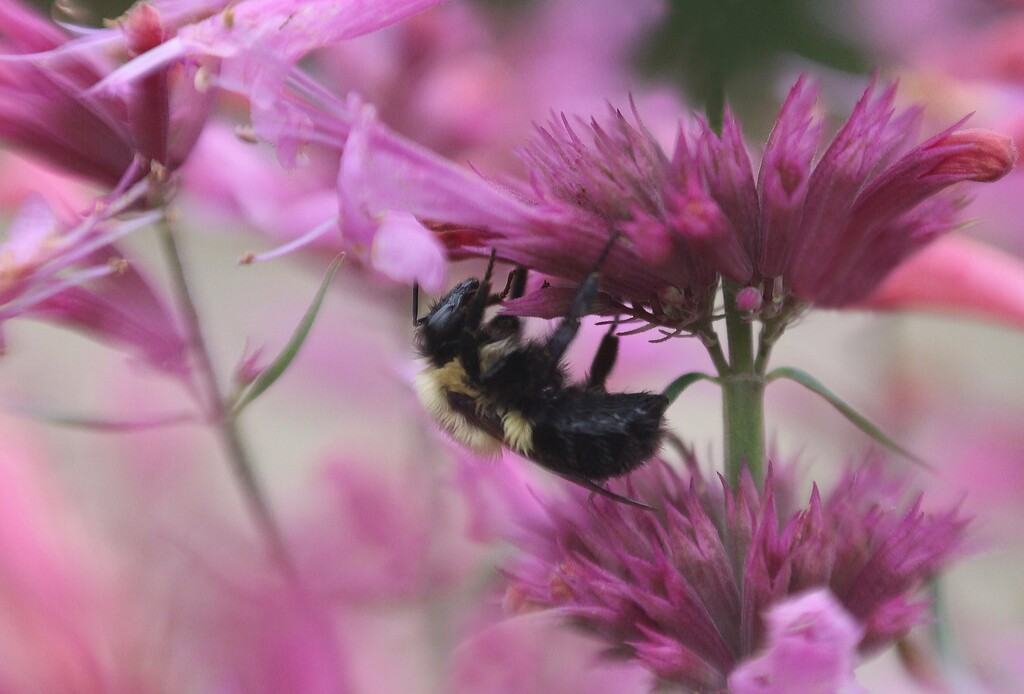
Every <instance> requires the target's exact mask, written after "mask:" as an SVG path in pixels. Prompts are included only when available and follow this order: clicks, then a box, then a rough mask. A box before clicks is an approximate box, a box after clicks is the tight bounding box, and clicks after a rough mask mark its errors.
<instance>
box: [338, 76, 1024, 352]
mask: <svg viewBox="0 0 1024 694" xmlns="http://www.w3.org/2000/svg"><path fill="white" fill-rule="evenodd" d="M875 92H876V87H875V85H871V86H870V87H869V88H868V89H867V90H866V91H865V93H864V95H863V96H862V97H861V99H860V101H859V102H858V103H857V105H856V106H855V107H854V109H853V112H852V113H851V115H850V117H849V119H848V120H847V122H846V123H845V124H844V125H843V126H842V127H841V128H840V129H839V131H838V132H837V133H836V135H835V137H834V138H833V140H832V142H831V144H830V145H829V146H828V147H827V148H826V149H825V150H824V152H823V153H822V154H821V155H820V156H819V157H818V158H817V160H815V153H816V151H817V149H818V140H819V136H820V133H821V130H822V128H821V124H820V123H819V122H818V121H817V119H816V118H815V117H814V115H813V113H812V110H813V108H814V104H815V100H816V98H815V92H814V90H813V89H811V88H809V87H808V86H807V84H806V82H805V80H803V79H801V80H799V81H798V82H797V83H796V85H795V86H794V87H793V89H792V90H791V92H790V94H789V96H788V98H787V99H786V101H785V103H784V105H783V107H782V110H781V112H780V114H779V117H778V120H777V122H776V125H775V128H774V130H773V131H772V134H771V136H770V138H769V140H768V143H767V145H766V147H765V151H764V156H763V158H762V161H761V165H760V169H759V171H758V172H757V174H756V175H755V172H754V167H753V166H752V164H751V161H750V157H749V156H748V154H747V151H746V147H745V144H744V138H743V135H742V131H741V129H740V126H739V124H738V122H737V121H736V119H735V118H734V117H733V116H732V114H731V113H729V112H727V113H726V114H725V119H724V123H723V127H722V132H721V134H720V135H719V134H717V133H715V132H714V131H713V130H712V129H711V127H710V126H709V125H708V124H707V123H705V122H703V121H700V120H698V121H697V122H696V123H693V124H691V125H685V124H684V126H683V127H681V128H680V130H679V133H678V137H677V141H676V145H675V147H674V149H673V150H672V153H671V155H669V154H668V153H666V151H665V150H663V149H662V148H661V146H660V145H659V144H658V143H657V142H656V141H655V139H654V138H653V136H652V135H651V134H650V133H649V132H648V131H647V130H646V128H645V127H644V125H643V122H642V121H641V119H640V116H639V114H638V112H637V110H636V109H635V108H633V110H632V112H631V115H629V116H627V115H625V114H623V113H621V112H620V111H617V110H614V109H612V110H611V111H610V114H609V115H608V117H607V118H605V119H604V120H602V121H598V120H592V121H590V122H589V123H587V122H583V121H576V122H573V121H570V120H569V119H568V118H566V117H564V116H562V117H554V116H553V117H552V118H551V119H550V120H549V121H548V123H547V124H546V125H545V126H543V127H539V128H538V129H537V132H536V136H535V137H534V139H533V141H532V142H531V143H530V144H529V145H528V146H527V147H526V148H525V149H524V150H523V152H522V156H523V158H524V160H525V163H526V165H527V166H528V168H529V170H530V176H529V179H528V181H503V182H502V183H501V184H496V183H494V182H492V181H488V180H486V179H484V178H483V177H481V176H478V175H475V174H474V173H473V172H471V171H468V170H462V169H459V168H457V167H453V166H452V165H451V164H450V163H449V162H446V161H444V160H442V159H441V158H440V157H437V156H434V155H431V154H430V153H428V152H424V151H423V150H421V149H419V148H417V147H416V146H415V145H413V144H412V143H409V142H407V141H403V140H402V138H400V137H399V136H397V135H395V134H394V133H391V132H390V131H388V130H387V129H386V128H384V127H383V126H381V125H379V124H377V123H375V122H373V118H372V117H368V116H367V114H366V109H365V108H363V109H358V108H353V107H350V108H349V112H348V115H347V118H348V119H347V122H346V128H348V137H349V139H351V140H353V141H358V142H360V143H361V145H360V147H355V148H352V149H351V150H346V152H345V157H346V159H347V160H348V161H347V166H348V167H349V169H350V170H360V171H368V170H382V171H386V172H387V186H386V189H385V186H384V185H383V184H382V183H381V182H374V181H369V180H366V181H364V182H362V183H360V182H359V181H358V180H355V179H351V178H350V179H348V180H346V181H344V185H341V186H340V194H341V196H342V199H343V201H344V200H345V199H347V200H355V199H358V200H359V201H360V209H361V210H362V213H363V215H364V219H367V221H368V222H370V224H371V226H374V225H377V224H379V221H376V220H379V219H381V218H382V214H383V213H384V212H386V211H390V212H395V211H400V210H404V211H406V212H409V213H410V214H412V215H413V216H414V217H415V218H416V219H417V220H419V221H420V222H422V223H423V224H425V225H426V226H427V227H429V228H431V229H433V230H434V231H435V232H436V233H437V234H438V235H439V236H440V237H441V239H442V241H443V243H444V245H445V247H446V248H447V249H448V251H449V255H450V256H452V257H459V256H464V255H481V256H487V255H489V254H490V252H491V250H492V249H493V250H495V251H496V252H497V255H498V257H500V258H502V259H504V260H507V261H509V262H512V263H516V264H519V265H522V266H524V267H527V268H530V269H532V270H535V271H537V272H539V273H541V274H543V275H547V276H548V279H549V281H548V282H547V283H546V284H545V286H544V287H543V288H541V289H539V290H535V291H534V292H533V293H531V294H527V295H526V296H524V297H523V298H522V299H520V300H517V301H512V302H509V303H508V304H507V305H506V308H507V309H508V310H509V311H511V312H513V313H519V314H522V315H541V316H547V317H550V316H557V315H563V314H564V312H565V310H566V308H567V306H566V305H565V304H566V302H567V301H568V300H569V298H570V297H572V296H573V291H572V288H573V286H572V285H573V284H574V283H576V282H578V281H580V279H581V278H582V277H584V276H585V275H587V274H588V273H589V272H590V271H591V270H592V269H593V267H594V263H595V261H596V259H597V258H598V256H599V255H600V254H601V251H602V249H603V248H605V246H606V245H607V244H608V242H609V239H611V238H612V237H613V235H614V234H615V233H616V232H617V233H618V234H619V235H620V236H619V237H618V239H619V240H618V241H617V242H616V243H614V244H613V245H612V246H611V248H610V252H609V253H608V255H607V258H606V259H605V262H604V264H603V266H602V277H601V283H602V292H603V294H602V296H601V297H600V298H599V300H598V301H597V302H596V303H595V312H598V313H605V314H620V315H623V316H626V317H632V318H633V319H637V320H640V321H645V322H647V323H648V324H652V325H661V326H666V327H669V328H671V329H673V330H674V331H675V332H682V331H688V330H689V331H692V330H694V328H695V327H696V326H697V325H698V324H699V323H700V322H701V321H703V320H706V319H708V318H709V317H710V316H711V310H712V307H713V299H714V295H715V291H716V290H717V287H718V283H719V281H720V279H722V278H724V279H726V280H729V281H730V282H731V283H733V284H735V285H736V286H737V287H739V288H740V290H743V289H748V294H749V297H748V298H749V299H751V300H750V301H747V302H746V304H745V306H747V307H748V308H750V309H751V313H752V317H758V318H763V319H769V318H774V317H775V316H776V315H778V314H779V313H780V312H783V311H788V310H798V309H799V308H801V307H803V306H805V305H807V304H817V305H821V306H844V305H848V304H853V303H855V302H858V301H861V300H863V299H864V298H865V297H867V296H868V295H870V294H871V292H872V291H873V290H874V289H875V288H876V287H877V286H878V285H879V283H880V282H881V281H882V280H883V279H884V278H885V277H886V276H887V275H888V274H889V272H890V271H891V270H893V269H894V268H895V267H897V266H898V265H900V264H901V263H902V262H903V261H904V260H905V259H906V258H907V257H908V256H909V255H911V254H912V253H914V252H915V251H916V250H918V249H920V248H921V247H923V246H924V245H926V244H927V243H928V242H930V241H931V240H933V239H934V238H936V237H937V236H939V235H941V234H943V233H945V232H947V231H949V230H951V229H953V228H954V227H955V226H956V223H957V222H956V212H957V211H958V209H959V208H960V207H961V203H960V201H959V200H958V199H957V198H954V197H949V196H944V195H939V194H940V193H941V192H942V191H943V190H944V189H946V188H948V187H950V186H951V185H953V184H955V183H958V182H962V181H976V182H987V181H993V180H996V179H997V178H1000V177H1001V176H1003V175H1004V174H1006V173H1007V172H1008V171H1009V170H1010V169H1011V168H1012V167H1013V165H1014V163H1015V161H1016V158H1017V150H1016V148H1015V147H1014V145H1013V143H1012V141H1011V140H1010V139H1009V138H1007V137H1005V136H1002V135H998V134H995V133H992V132H988V131H983V130H956V128H957V127H958V126H959V125H960V124H959V123H958V124H956V125H954V126H953V127H951V128H949V129H948V130H945V131H943V132H941V133H939V134H938V135H936V136H934V137H932V138H931V139H928V140H926V141H925V142H923V143H921V144H919V145H917V146H914V147H911V146H909V144H910V142H911V140H912V138H913V132H914V130H915V127H916V124H917V121H918V116H919V112H920V110H919V109H917V108H911V109H908V110H906V111H903V112H901V113H898V114H897V113H896V112H895V110H894V107H893V102H894V98H895V87H894V86H889V87H887V88H885V89H884V90H882V91H881V93H880V94H878V95H876V93H875ZM357 162H358V163H357ZM339 183H342V182H341V181H339ZM483 201H487V202H483ZM342 208H343V209H344V208H345V203H344V202H343V204H342ZM367 212H369V215H368V217H367V216H366V213H367Z"/></svg>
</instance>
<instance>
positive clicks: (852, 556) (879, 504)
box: [507, 464, 964, 692]
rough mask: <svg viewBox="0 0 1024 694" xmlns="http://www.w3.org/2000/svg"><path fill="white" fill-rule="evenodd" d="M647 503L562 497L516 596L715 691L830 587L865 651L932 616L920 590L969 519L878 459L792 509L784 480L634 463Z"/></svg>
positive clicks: (515, 574)
mask: <svg viewBox="0 0 1024 694" xmlns="http://www.w3.org/2000/svg"><path fill="white" fill-rule="evenodd" d="M630 484H631V487H630V488H629V489H625V488H620V489H618V490H617V491H621V492H625V493H631V494H633V495H634V496H638V498H641V499H643V498H650V499H657V500H658V501H657V504H658V506H659V509H657V510H654V511H648V510H643V509H638V508H635V507H632V506H626V505H623V504H617V503H615V502H610V501H609V500H607V499H604V498H593V499H588V498H587V497H586V495H585V494H584V493H575V492H574V496H573V497H572V498H571V500H568V501H566V502H564V503H561V504H558V503H556V504H551V505H549V507H548V509H547V513H548V518H547V519H546V521H545V522H536V521H534V522H532V523H531V524H530V525H529V526H528V527H527V528H526V529H525V531H524V533H523V534H522V536H521V537H520V538H519V541H518V543H519V545H520V547H521V548H522V549H523V554H524V556H523V557H522V558H521V559H520V560H519V561H518V562H517V563H516V564H515V565H514V566H513V567H512V568H511V570H510V572H509V575H510V578H511V585H510V587H509V589H508V595H507V602H508V604H509V605H510V606H511V607H512V608H513V609H518V610H521V609H533V608H553V609H556V610H557V611H559V612H560V613H561V614H562V615H564V616H565V617H568V618H571V619H573V620H575V621H577V622H579V623H580V624H582V625H585V626H587V627H589V628H590V629H592V630H594V631H596V632H598V633H599V634H601V635H603V636H604V637H605V638H606V639H608V640H609V641H610V642H611V643H612V644H614V645H615V646H617V647H618V648H620V649H622V650H623V651H625V652H626V653H628V654H631V655H632V656H633V657H635V658H637V659H638V660H639V661H640V662H641V663H643V664H644V665H646V666H647V667H648V668H650V669H651V670H652V671H653V672H654V673H655V674H657V675H658V676H659V677H660V678H662V679H664V680H667V681H671V682H677V683H681V684H684V685H686V686H688V687H690V688H692V689H694V690H696V691H707V692H718V691H721V690H723V689H724V688H725V686H726V681H727V678H728V677H729V675H730V673H732V672H733V671H734V670H735V669H736V667H737V666H738V664H739V663H741V662H742V661H744V660H745V659H747V658H750V657H751V656H753V655H754V654H755V653H757V652H758V651H759V650H760V649H761V648H763V647H764V646H765V645H766V644H767V643H768V634H767V632H766V625H765V618H766V614H767V613H768V611H769V610H770V609H771V607H772V606H773V605H776V604H778V603H780V602H781V601H784V600H786V599H787V598H788V597H789V596H791V595H794V594H797V593H802V592H804V591H807V590H811V589H824V588H827V589H828V590H829V591H830V592H831V593H832V594H833V595H834V596H835V597H836V598H837V599H838V601H839V602H840V603H841V604H842V606H843V609H845V610H846V612H848V613H849V614H850V615H852V617H853V619H854V620H856V622H857V625H858V628H859V629H861V630H862V633H863V635H862V636H861V637H860V638H859V641H858V644H857V645H858V649H859V651H860V652H869V651H873V650H876V649H878V648H880V647H882V646H885V645H887V644H890V643H892V642H893V641H894V640H895V639H897V638H899V637H900V636H902V635H904V634H905V633H906V632H907V631H908V630H909V629H910V628H911V627H912V626H914V625H915V624H918V623H921V622H922V621H924V620H925V619H926V618H927V603H926V602H924V601H920V600H917V599H916V598H915V597H914V593H915V591H916V590H917V589H918V588H919V587H920V586H921V584H922V582H923V581H924V580H926V579H927V578H928V577H930V576H931V575H933V574H934V573H935V572H936V571H938V570H939V569H941V568H942V567H943V566H945V565H946V564H947V563H948V562H949V561H950V560H951V558H952V557H953V555H954V552H955V551H956V549H957V547H958V546H959V544H960V542H961V540H962V537H963V532H964V521H963V520H961V519H959V518H958V517H957V514H956V512H955V511H947V512H944V513H941V514H935V515H931V514H926V513H924V512H923V511H922V510H921V505H920V498H918V499H917V500H908V499H907V495H906V487H905V486H904V485H903V484H901V483H894V482H891V481H889V480H887V479H885V478H884V477H883V475H882V473H881V470H880V469H879V468H878V467H877V466H874V465H870V466H865V467H861V468H859V469H856V470H853V471H851V472H849V473H848V474H847V475H846V476H845V477H844V478H843V479H842V480H841V481H840V482H839V484H838V485H837V486H836V488H835V489H834V490H833V491H832V493H831V494H829V495H828V496H826V497H824V498H823V497H822V496H821V494H820V493H819V492H818V489H817V488H816V487H815V489H814V491H813V493H812V494H811V498H810V502H809V503H808V505H807V506H806V507H805V508H801V509H790V508H785V507H783V506H785V504H784V502H782V501H781V499H783V498H785V497H784V495H785V494H786V493H788V491H787V490H786V489H785V486H786V485H783V484H779V483H778V482H776V480H775V479H774V477H773V476H772V475H769V477H768V479H767V480H766V482H765V485H764V488H763V489H762V490H761V491H760V492H758V490H757V489H756V488H755V487H754V484H753V482H752V481H751V479H750V478H749V477H747V478H745V479H744V480H742V482H741V484H740V488H739V490H738V491H737V492H735V493H734V492H732V491H730V490H729V489H728V487H727V485H724V484H723V485H722V487H724V490H718V488H717V485H716V486H715V487H709V486H708V485H706V484H705V482H704V481H703V480H701V479H697V478H694V479H690V480H685V479H684V478H683V477H682V476H680V475H679V474H678V473H677V472H676V471H674V470H673V469H671V468H670V467H669V466H667V465H664V464H661V465H652V466H649V467H648V468H646V469H644V470H641V471H640V472H638V473H634V474H633V476H632V477H631V482H630Z"/></svg>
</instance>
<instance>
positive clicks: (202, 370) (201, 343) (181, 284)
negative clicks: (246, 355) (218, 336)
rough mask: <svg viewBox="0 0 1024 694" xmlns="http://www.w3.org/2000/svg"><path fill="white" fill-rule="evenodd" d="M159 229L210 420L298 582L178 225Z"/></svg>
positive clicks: (269, 538) (273, 547) (272, 545)
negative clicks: (232, 405) (228, 393)
mask: <svg viewBox="0 0 1024 694" xmlns="http://www.w3.org/2000/svg"><path fill="white" fill-rule="evenodd" d="M159 232H160V233H159V236H160V243H161V246H162V248H163V252H164V255H165V257H166V259H167V264H168V266H169V267H170V271H171V280H172V283H173V285H174V290H175V292H176V294H177V299H178V306H179V308H180V310H181V312H182V316H183V318H184V322H185V332H186V337H187V339H188V342H189V348H190V351H191V353H192V355H193V358H194V359H195V362H196V368H197V371H198V372H199V373H198V376H199V381H200V383H199V387H200V389H201V391H202V392H203V393H204V394H205V397H204V399H205V400H206V403H205V406H206V407H207V410H208V412H207V415H208V417H209V421H210V422H211V424H212V425H213V426H214V427H216V429H217V433H218V435H219V437H220V440H221V444H222V445H223V446H224V449H225V451H226V452H227V457H228V462H229V463H230V465H231V472H232V474H233V475H234V476H235V480H236V481H237V482H238V485H239V487H240V489H241V490H242V494H243V496H244V497H245V501H246V505H247V506H248V509H249V512H250V513H251V514H252V517H253V520H254V521H255V522H256V525H257V527H258V528H259V530H260V533H261V534H262V535H263V537H264V538H265V541H266V543H267V545H268V549H269V551H270V554H271V557H272V559H273V561H274V562H275V563H276V564H277V565H278V566H279V567H280V569H281V571H282V573H283V574H284V575H285V578H286V579H288V580H289V581H290V582H292V583H293V584H295V585H298V572H297V570H296V568H295V565H294V563H293V562H292V559H291V555H290V554H289V553H288V549H287V546H286V544H285V541H284V536H283V535H282V533H281V530H280V528H279V527H278V525H277V521H276V520H275V519H274V515H273V513H272V512H271V510H270V505H269V504H268V503H267V499H266V496H265V495H264V493H263V489H262V487H261V486H260V483H259V480H258V479H257V478H256V472H255V469H254V468H253V465H252V462H251V459H250V457H249V453H248V451H247V450H246V447H245V443H244V441H243V440H242V436H241V433H240V432H239V430H238V423H237V421H236V420H235V419H234V418H233V417H232V416H231V414H230V412H229V411H228V409H227V406H226V404H225V399H224V394H223V393H222V392H221V389H220V385H219V384H220V381H219V379H218V377H217V372H216V369H215V368H214V365H213V360H212V358H211V356H210V350H209V348H208V347H207V343H206V339H205V338H204V337H203V331H202V325H201V323H200V321H199V314H198V312H197V311H196V304H195V301H194V300H193V298H192V291H191V289H190V288H189V283H188V278H187V276H186V274H185V267H184V265H183V264H182V258H181V252H180V250H179V248H178V243H177V240H176V239H175V236H174V229H173V226H172V224H171V222H170V220H169V219H168V218H167V215H165V216H164V218H163V220H162V221H161V223H160V225H159Z"/></svg>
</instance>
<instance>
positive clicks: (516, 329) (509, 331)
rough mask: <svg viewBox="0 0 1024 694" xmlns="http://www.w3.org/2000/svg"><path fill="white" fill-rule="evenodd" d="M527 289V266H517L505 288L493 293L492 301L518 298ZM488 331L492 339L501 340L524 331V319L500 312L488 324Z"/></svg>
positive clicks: (509, 275)
mask: <svg viewBox="0 0 1024 694" xmlns="http://www.w3.org/2000/svg"><path fill="white" fill-rule="evenodd" d="M525 291H526V268H524V267H517V268H516V269H515V270H513V271H512V272H510V273H509V274H508V280H506V282H505V288H504V289H502V290H501V293H499V294H492V295H491V298H490V300H489V302H490V303H495V304H496V303H499V302H501V301H503V300H505V299H506V298H509V299H518V298H519V297H521V296H522V295H523V293H524V292H525ZM487 329H488V332H489V333H490V334H491V337H492V339H494V340H500V339H505V338H507V337H513V336H518V335H520V334H521V333H522V321H521V320H520V318H519V316H513V315H509V314H507V313H500V314H498V315H497V316H495V317H494V318H492V319H491V322H490V323H488V324H487Z"/></svg>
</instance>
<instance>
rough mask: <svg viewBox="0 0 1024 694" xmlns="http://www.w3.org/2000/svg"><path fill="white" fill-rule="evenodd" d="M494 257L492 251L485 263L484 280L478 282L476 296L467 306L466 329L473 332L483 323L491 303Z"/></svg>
mask: <svg viewBox="0 0 1024 694" xmlns="http://www.w3.org/2000/svg"><path fill="white" fill-rule="evenodd" d="M496 255H497V252H496V251H495V250H493V249H492V250H491V258H490V260H488V261H487V270H486V271H485V272H484V278H483V280H481V281H480V287H479V288H478V289H477V290H476V296H475V297H473V303H472V304H470V305H469V310H468V312H467V314H466V328H467V329H468V330H471V331H474V332H475V331H476V330H477V328H479V327H480V324H481V323H482V322H483V320H484V310H485V309H486V308H487V307H488V306H489V305H490V303H491V301H490V298H491V273H492V272H493V270H494V260H495V257H496Z"/></svg>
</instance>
